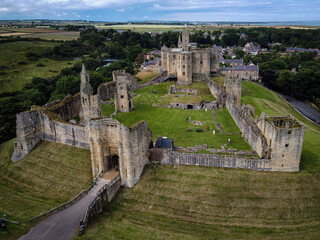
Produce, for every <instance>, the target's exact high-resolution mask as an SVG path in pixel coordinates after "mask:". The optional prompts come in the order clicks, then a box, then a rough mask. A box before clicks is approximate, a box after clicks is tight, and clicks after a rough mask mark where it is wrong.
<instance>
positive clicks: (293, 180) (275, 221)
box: [76, 82, 320, 239]
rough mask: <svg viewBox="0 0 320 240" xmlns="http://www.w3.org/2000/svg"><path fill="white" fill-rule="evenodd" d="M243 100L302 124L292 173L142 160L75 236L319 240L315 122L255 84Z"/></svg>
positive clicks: (319, 154)
mask: <svg viewBox="0 0 320 240" xmlns="http://www.w3.org/2000/svg"><path fill="white" fill-rule="evenodd" d="M137 96H138V94H137ZM242 102H244V103H247V104H248V103H250V104H252V105H254V106H255V107H256V115H257V116H260V114H261V112H262V111H265V112H266V113H268V114H269V115H270V116H276V115H285V114H292V115H294V116H295V117H296V118H298V119H299V120H300V121H302V122H303V123H304V124H305V125H306V126H307V130H306V135H305V141H304V146H303V152H302V158H301V164H300V167H301V171H300V172H299V173H280V172H256V171H251V170H240V169H224V168H211V167H197V166H160V165H152V166H151V165H149V166H148V167H146V168H145V170H144V173H143V175H142V177H141V180H140V182H138V183H137V185H135V186H134V187H133V188H132V189H126V188H121V190H120V192H119V193H118V195H117V197H116V198H115V199H114V200H113V201H112V202H111V203H110V204H108V203H104V211H103V213H102V214H101V215H99V216H97V217H96V218H94V221H92V222H91V223H90V225H89V228H88V229H87V230H86V233H85V235H84V236H83V237H77V238H76V239H319V238H320V185H319V181H320V151H319V146H320V128H319V127H317V126H316V125H314V124H312V123H310V122H309V121H307V120H306V119H304V118H303V117H301V116H300V115H299V114H298V113H296V112H295V110H294V109H293V108H292V107H291V106H290V105H289V104H288V103H287V102H286V101H285V100H283V99H282V98H280V97H279V96H278V95H277V94H275V93H273V92H271V91H269V90H267V89H265V88H263V87H261V86H259V85H257V84H254V83H251V82H243V92H242ZM170 110H172V109H170ZM193 112H195V111H193ZM168 113H169V112H167V114H168ZM192 114H194V113H192ZM224 114H225V115H227V114H228V112H225V113H224ZM178 115H179V114H178ZM128 116H130V115H128ZM223 118H225V116H223ZM128 121H130V120H128Z"/></svg>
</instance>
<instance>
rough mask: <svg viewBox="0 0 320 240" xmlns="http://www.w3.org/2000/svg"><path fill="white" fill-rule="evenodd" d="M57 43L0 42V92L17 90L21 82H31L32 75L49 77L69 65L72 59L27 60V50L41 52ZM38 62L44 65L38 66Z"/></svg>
mask: <svg viewBox="0 0 320 240" xmlns="http://www.w3.org/2000/svg"><path fill="white" fill-rule="evenodd" d="M57 44H58V43H54V42H42V41H25V42H24V41H17V42H10V43H1V44H0V52H1V54H0V93H1V92H11V91H19V90H21V89H22V87H23V84H25V83H28V82H31V80H32V78H33V77H50V76H54V75H57V73H58V72H59V71H60V70H61V69H62V68H66V67H71V66H72V65H73V64H74V63H75V62H76V61H74V60H70V61H69V60H59V61H58V60H52V59H47V58H40V59H39V60H37V61H29V60H28V59H27V57H26V55H25V54H26V53H27V52H34V53H37V54H41V53H42V52H43V51H45V50H46V49H48V48H53V47H54V46H56V45H57ZM38 64H43V65H44V66H42V67H39V66H37V65H38Z"/></svg>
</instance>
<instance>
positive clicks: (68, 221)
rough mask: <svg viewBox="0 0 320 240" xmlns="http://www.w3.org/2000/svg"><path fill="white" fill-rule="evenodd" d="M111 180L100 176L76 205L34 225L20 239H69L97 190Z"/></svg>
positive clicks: (76, 229) (77, 227)
mask: <svg viewBox="0 0 320 240" xmlns="http://www.w3.org/2000/svg"><path fill="white" fill-rule="evenodd" d="M108 182H110V180H106V179H104V178H100V179H99V180H98V182H97V184H96V186H95V187H94V188H93V189H92V190H91V191H90V192H89V194H88V195H86V196H84V197H83V198H81V199H80V200H79V201H78V202H76V203H75V204H74V205H72V206H70V207H68V208H66V209H64V210H62V211H61V212H58V213H56V214H54V215H52V216H50V217H48V218H46V219H44V220H43V221H41V222H39V223H38V224H37V225H36V226H34V227H33V228H32V229H31V230H30V232H29V233H28V234H26V235H24V236H22V237H21V238H20V240H35V239H37V240H42V239H43V240H59V239H61V240H67V239H71V238H72V237H74V236H75V235H76V234H77V233H78V230H79V225H80V221H81V220H82V219H83V218H84V216H85V214H86V211H87V207H88V205H89V204H90V202H91V201H92V200H93V199H94V198H95V197H96V195H97V192H98V191H99V190H100V189H101V188H102V187H103V186H104V185H106V184H107V183H108Z"/></svg>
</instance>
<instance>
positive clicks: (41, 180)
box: [0, 140, 92, 239]
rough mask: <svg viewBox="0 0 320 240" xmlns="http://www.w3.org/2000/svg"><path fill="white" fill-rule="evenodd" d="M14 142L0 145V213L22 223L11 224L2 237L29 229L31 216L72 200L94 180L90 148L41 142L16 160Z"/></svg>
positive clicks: (15, 236) (8, 236) (14, 237)
mask: <svg viewBox="0 0 320 240" xmlns="http://www.w3.org/2000/svg"><path fill="white" fill-rule="evenodd" d="M13 144H14V140H10V141H8V142H6V143H4V144H3V145H1V146H0V203H1V204H0V213H1V214H3V213H6V214H7V216H8V218H9V219H11V220H14V221H18V222H22V224H21V225H13V224H9V226H8V229H9V231H8V233H2V232H0V239H16V238H17V237H18V236H20V235H21V234H23V233H25V232H27V231H28V230H29V229H30V227H31V225H30V224H29V223H28V220H29V219H30V218H32V217H34V216H36V215H38V214H40V213H41V212H44V211H46V210H49V209H50V208H53V207H56V206H58V205H60V204H61V203H63V202H66V201H68V200H70V199H72V198H73V197H74V196H76V195H77V194H78V193H79V192H81V191H82V190H84V189H86V188H87V187H88V186H90V184H91V180H92V175H91V161H90V151H89V150H85V149H79V148H74V147H70V146H67V145H63V144H57V143H50V142H41V143H39V145H37V147H36V148H35V149H34V150H33V151H32V152H31V153H30V154H29V155H28V156H26V157H25V158H23V159H22V160H20V161H18V162H16V163H13V162H12V161H11V155H12V152H13Z"/></svg>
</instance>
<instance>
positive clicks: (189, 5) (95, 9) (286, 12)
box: [0, 0, 320, 22]
mask: <svg viewBox="0 0 320 240" xmlns="http://www.w3.org/2000/svg"><path fill="white" fill-rule="evenodd" d="M0 19H1V20H6V19H7V20H15V19H56V20H80V19H81V20H94V21H111V22H115V21H116V22H126V21H144V20H165V21H212V22H215V21H245V22H250V21H251V22H254V21H255V22H257V21H259V22H261V21H263V22H270V21H316V20H317V21H319V20H320V0H225V1H222V0H211V1H210V0H195V1H193V0H155V1H151V0H0Z"/></svg>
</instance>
